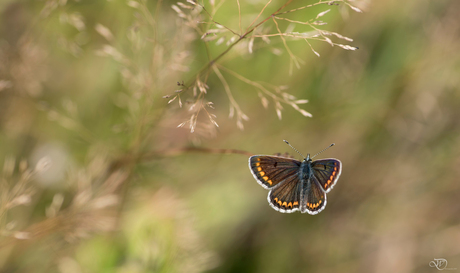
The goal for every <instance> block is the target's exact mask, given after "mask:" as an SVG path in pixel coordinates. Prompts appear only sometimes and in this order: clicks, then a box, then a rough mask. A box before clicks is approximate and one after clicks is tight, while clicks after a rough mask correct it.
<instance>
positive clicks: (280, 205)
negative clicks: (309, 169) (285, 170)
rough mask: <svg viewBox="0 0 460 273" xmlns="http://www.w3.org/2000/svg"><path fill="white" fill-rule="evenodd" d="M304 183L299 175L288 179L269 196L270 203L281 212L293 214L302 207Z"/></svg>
mask: <svg viewBox="0 0 460 273" xmlns="http://www.w3.org/2000/svg"><path fill="white" fill-rule="evenodd" d="M301 187H302V183H301V180H300V178H299V176H298V175H297V174H294V175H292V176H290V177H288V178H287V179H286V180H285V181H284V182H283V183H282V184H280V185H279V186H278V187H276V188H274V189H272V190H271V191H270V193H269V194H268V203H270V206H272V208H274V209H275V210H277V211H279V212H285V213H291V212H294V211H296V210H299V208H300V205H301V201H300V200H301V191H302V189H301Z"/></svg>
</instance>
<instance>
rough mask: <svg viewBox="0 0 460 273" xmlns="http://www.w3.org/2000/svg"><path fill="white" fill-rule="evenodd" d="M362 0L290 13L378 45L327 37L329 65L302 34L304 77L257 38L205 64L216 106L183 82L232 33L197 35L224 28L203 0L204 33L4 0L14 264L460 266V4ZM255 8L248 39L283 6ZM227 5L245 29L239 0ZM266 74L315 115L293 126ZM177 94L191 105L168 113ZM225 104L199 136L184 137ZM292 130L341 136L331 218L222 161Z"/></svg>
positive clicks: (5, 149) (8, 219) (141, 9)
mask: <svg viewBox="0 0 460 273" xmlns="http://www.w3.org/2000/svg"><path fill="white" fill-rule="evenodd" d="M283 3H284V2H277V3H271V4H270V5H269V6H268V7H267V10H266V11H265V13H264V16H261V18H262V19H263V18H265V17H266V16H268V15H269V14H270V13H271V12H274V11H275V10H276V9H277V8H278V7H280V6H281V5H282V4H283ZM350 3H357V2H350ZM359 3H360V5H359V7H361V8H362V9H363V10H364V11H365V12H364V13H354V12H352V10H350V9H349V8H347V7H346V6H345V5H344V4H343V3H342V4H341V5H339V6H334V5H333V6H324V7H325V8H322V7H321V6H319V7H313V8H309V9H305V10H304V11H303V12H302V13H292V17H288V18H290V19H292V20H306V19H305V18H314V17H315V16H316V15H317V14H318V13H319V12H321V11H323V10H325V9H329V8H330V9H331V11H330V12H329V13H328V14H326V15H324V16H322V17H320V19H321V20H324V21H327V22H328V25H326V26H324V27H323V26H322V27H323V29H326V30H329V31H335V32H337V33H340V34H342V35H344V36H347V37H351V38H353V39H354V41H353V42H349V44H350V45H351V46H358V47H359V50H357V51H345V50H343V49H342V48H339V47H338V46H335V47H330V45H329V44H328V43H324V42H318V41H310V43H311V44H312V46H313V48H314V49H315V50H316V51H317V52H318V53H319V54H320V55H321V57H320V58H318V57H317V56H316V55H315V54H314V53H313V52H312V51H311V49H310V47H309V45H308V44H307V43H305V41H303V40H301V41H293V40H292V39H288V38H287V40H286V43H287V45H288V46H289V49H290V50H291V51H292V52H293V54H295V55H296V56H298V57H299V59H301V60H303V61H304V62H305V63H304V64H303V65H302V66H301V67H300V68H299V69H297V68H295V66H294V68H293V69H292V75H290V70H291V69H290V65H292V62H291V61H290V58H289V55H288V53H287V49H286V48H285V47H284V45H283V42H282V39H280V37H270V41H271V43H270V44H267V43H264V42H261V41H260V40H255V42H254V47H253V54H248V47H249V40H250V38H249V36H248V38H247V39H246V40H243V41H242V42H241V43H240V44H238V45H237V46H235V47H234V48H233V49H232V50H231V51H230V52H229V53H228V54H226V55H225V56H224V57H223V58H222V59H220V60H219V61H218V62H217V66H216V67H217V68H218V69H219V71H220V73H221V74H222V78H223V79H224V80H222V78H219V77H218V76H216V74H215V73H216V71H215V70H211V72H210V74H209V78H208V77H207V76H206V73H203V75H204V76H203V77H202V78H201V79H200V80H201V81H203V82H206V85H207V88H208V89H206V91H207V93H206V95H203V97H200V96H201V94H202V93H200V92H199V90H198V95H197V96H195V97H194V96H191V95H190V94H191V93H192V92H193V90H185V91H183V93H182V92H180V93H175V92H174V91H175V90H178V89H186V87H184V86H181V84H182V81H184V85H185V86H187V85H188V84H190V82H192V84H191V86H193V84H195V83H193V80H194V78H193V77H194V75H196V73H197V72H198V71H199V69H200V68H202V67H203V66H205V65H206V64H208V63H209V61H210V60H211V59H212V58H214V57H216V56H217V55H218V54H219V53H221V52H222V51H223V50H225V49H226V48H228V45H226V42H227V41H228V39H229V38H230V37H232V35H229V34H228V33H227V34H225V35H227V36H225V35H224V36H225V37H226V39H227V40H225V41H224V43H222V44H221V45H216V44H215V42H216V41H217V39H216V40H214V41H212V42H209V43H208V46H205V45H204V41H203V40H200V39H199V38H200V37H199V35H198V34H196V33H195V32H194V30H193V29H190V28H189V26H190V24H191V25H192V26H193V27H196V28H197V29H201V30H202V29H204V28H205V27H204V26H202V25H200V24H196V25H193V24H194V23H196V20H195V19H197V18H199V17H193V16H198V13H197V11H198V9H196V10H192V11H188V10H186V9H184V10H185V12H186V14H187V16H191V17H190V18H192V20H191V21H189V22H188V24H189V26H187V22H186V20H184V19H183V18H182V19H180V18H179V17H178V13H177V12H175V11H174V10H173V9H171V8H170V6H171V4H175V3H174V2H155V1H152V2H144V1H128V2H125V1H52V0H50V1H25V2H24V1H8V2H4V3H2V4H1V5H0V12H1V14H2V15H1V16H0V18H1V21H2V23H1V24H0V25H1V27H0V128H1V129H0V130H1V131H0V154H1V155H2V158H1V160H0V161H1V162H3V165H4V167H3V171H2V177H1V185H0V191H1V192H0V217H1V218H0V219H1V221H0V231H1V238H0V268H1V271H2V272H3V271H4V272H203V271H210V272H294V271H295V272H297V271H299V272H337V271H339V272H433V270H436V269H434V268H432V267H430V266H429V262H430V261H432V260H433V259H434V258H445V259H446V260H447V261H448V266H447V267H448V268H457V269H458V268H460V247H459V245H458V242H459V241H460V222H459V217H458V215H460V205H459V202H458V198H459V197H460V196H459V194H460V184H459V183H458V177H459V176H460V171H459V170H460V169H459V168H458V166H459V164H460V152H459V151H460V138H459V133H460V123H459V119H458V117H459V116H460V92H459V87H458V86H460V77H458V75H459V74H460V73H459V72H460V71H459V67H460V66H459V63H460V55H459V54H458V52H459V50H460V48H459V47H460V37H459V35H458V33H460V32H459V30H460V19H459V17H458V14H459V12H460V3H458V2H456V1H444V2H441V1H437V2H429V1H425V2H421V1H405V2H401V1H374V2H367V3H363V2H359ZM240 4H241V11H242V17H241V22H242V29H243V30H245V29H246V27H247V26H248V25H249V24H250V23H251V22H252V21H253V20H254V18H256V16H257V14H258V13H259V12H260V10H261V9H262V7H263V6H264V4H265V2H263V3H262V2H261V3H243V2H240ZM364 4H366V5H364ZM292 5H293V6H292V8H294V7H297V6H295V5H301V4H299V3H298V2H296V3H294V4H292ZM302 5H303V4H302ZM206 7H207V8H208V10H209V11H210V13H211V14H212V7H211V6H210V5H209V3H207V2H206ZM194 12H195V13H194ZM201 15H203V16H204V17H202V18H201V19H203V18H204V19H203V20H205V19H206V20H207V18H208V17H206V16H205V15H206V14H205V13H204V11H202V12H201ZM212 15H213V18H214V20H216V21H217V22H219V23H222V24H224V25H225V26H226V27H229V28H231V29H232V30H238V29H239V17H238V8H237V5H236V3H233V2H231V1H227V2H224V4H223V6H222V7H221V8H220V9H219V10H218V12H216V14H212ZM194 20H195V21H194ZM268 26H269V24H264V25H262V27H267V28H268ZM270 26H271V31H270V33H276V32H277V31H276V27H275V25H273V23H271V25H270ZM279 26H280V29H281V30H283V31H284V30H286V28H289V23H288V22H284V21H279ZM214 28H215V27H214ZM307 29H308V27H305V26H303V27H299V28H296V29H295V30H294V31H297V32H302V31H306V30H307ZM259 30H260V29H259ZM261 33H265V32H262V31H261V32H260V33H257V35H261ZM219 35H220V34H219ZM206 37H212V35H208V36H206ZM334 42H337V41H336V40H334ZM240 45H244V47H243V46H240ZM274 53H281V55H279V56H278V55H276V54H274ZM232 71H233V72H234V73H237V74H238V75H239V76H235V74H232V73H233V72H232ZM177 82H178V83H179V86H178V85H177V84H176V83H177ZM225 83H227V84H228V88H229V90H226V89H225ZM257 84H262V86H264V87H265V88H267V90H268V91H270V92H273V94H275V95H276V94H278V95H279V94H281V93H276V88H273V86H285V85H288V86H289V89H287V90H282V91H283V92H288V93H289V94H292V95H294V96H296V97H297V98H299V99H308V100H309V102H308V103H307V104H299V107H300V109H304V110H305V111H307V112H308V113H311V114H312V115H313V117H312V118H310V117H304V116H303V115H302V114H301V113H299V111H296V110H295V109H294V108H293V107H292V106H289V105H288V104H282V108H283V109H282V111H278V112H280V113H281V114H282V119H281V120H279V118H278V115H277V114H278V113H277V111H276V110H277V109H278V110H281V108H279V106H278V105H277V104H276V102H277V99H272V98H271V97H270V96H269V95H267V94H269V93H264V92H260V93H261V94H262V96H264V97H266V98H267V100H268V106H267V109H265V108H264V105H263V104H264V103H265V102H264V99H261V96H259V95H258V89H257ZM203 86H204V85H202V87H203ZM229 91H230V92H231V95H229ZM168 94H169V95H171V97H169V98H168V99H164V98H162V97H163V96H165V95H168ZM177 94H180V96H181V97H180V99H181V102H182V104H183V105H182V106H183V107H182V108H180V107H179V97H177V98H176V99H175V100H174V101H173V102H171V103H170V104H168V100H170V99H172V98H173V97H174V96H176V95H177ZM197 98H198V99H197ZM232 99H234V102H236V104H235V103H233V102H232ZM208 101H211V102H213V104H212V105H211V106H212V107H213V108H212V107H207V106H206V107H205V108H203V109H206V111H208V113H209V115H208V114H207V113H206V112H204V111H201V112H200V116H199V119H198V120H197V123H196V127H195V132H194V133H190V127H189V125H190V123H187V124H185V125H184V127H183V128H176V127H177V125H178V124H180V123H182V122H184V121H186V120H190V116H191V115H192V114H193V113H196V112H194V111H196V109H201V108H199V105H198V104H197V106H196V107H198V108H196V109H192V111H188V110H187V109H189V108H190V107H191V106H192V105H193V104H194V103H196V102H203V103H206V102H208ZM278 101H279V100H278ZM238 107H239V109H238ZM229 108H230V109H231V108H233V113H234V117H233V118H228V115H229ZM243 114H244V115H247V116H248V117H249V120H245V119H244V116H243ZM212 115H215V116H216V117H213V116H212ZM208 117H212V118H213V119H214V120H215V121H216V122H217V123H218V125H219V127H216V126H215V125H214V124H213V123H212V122H210V120H209V119H208ZM241 125H243V126H244V130H239V129H238V127H241ZM283 139H288V140H289V141H290V142H291V143H292V144H293V145H294V146H296V147H297V149H299V150H300V151H301V152H302V153H305V154H306V153H316V152H317V151H319V150H321V149H322V148H324V147H326V146H327V145H329V144H330V143H332V142H334V143H336V146H334V147H333V148H331V149H329V150H328V151H327V152H325V153H324V154H322V155H321V156H322V157H335V158H339V159H340V160H341V161H342V163H343V173H342V176H341V178H340V180H339V182H338V184H337V185H336V186H335V188H334V190H333V191H332V192H331V193H329V194H328V204H327V208H326V209H325V210H324V211H323V212H321V213H320V214H319V215H316V216H310V215H303V214H300V213H295V214H281V213H278V212H276V211H274V210H273V209H272V208H270V206H269V205H268V204H267V201H266V194H267V191H265V190H263V189H262V188H261V187H260V186H259V185H258V184H257V183H256V182H255V181H254V179H253V177H252V175H251V174H250V172H249V170H248V167H247V156H244V155H241V154H231V153H230V154H229V153H217V154H215V153H214V152H215V151H217V150H215V149H226V148H228V149H238V150H242V151H246V152H247V153H248V154H249V153H254V154H273V153H277V152H286V151H287V152H292V151H290V148H289V147H287V145H286V144H284V143H283V142H282V140H283ZM193 145H195V146H196V147H197V149H195V150H194V151H195V152H192V150H193V149H187V148H188V147H190V146H193ZM208 148H210V149H208ZM199 149H201V151H202V152H201V153H200V152H196V151H197V150H199ZM212 149H214V150H212ZM212 151H214V152H212Z"/></svg>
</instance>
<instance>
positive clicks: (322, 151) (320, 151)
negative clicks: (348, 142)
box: [311, 143, 335, 159]
mask: <svg viewBox="0 0 460 273" xmlns="http://www.w3.org/2000/svg"><path fill="white" fill-rule="evenodd" d="M334 145H335V143H332V144H331V145H329V146H328V147H327V148H324V149H323V150H322V151H320V152H319V153H317V154H315V155H314V156H312V157H311V158H312V159H313V157H315V156H317V155H319V154H320V153H322V152H324V151H326V150H327V149H329V148H331V147H332V146H334Z"/></svg>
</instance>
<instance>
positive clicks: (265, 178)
mask: <svg viewBox="0 0 460 273" xmlns="http://www.w3.org/2000/svg"><path fill="white" fill-rule="evenodd" d="M264 174H265V173H264ZM262 178H263V179H264V180H265V181H267V180H268V176H264V177H262Z"/></svg>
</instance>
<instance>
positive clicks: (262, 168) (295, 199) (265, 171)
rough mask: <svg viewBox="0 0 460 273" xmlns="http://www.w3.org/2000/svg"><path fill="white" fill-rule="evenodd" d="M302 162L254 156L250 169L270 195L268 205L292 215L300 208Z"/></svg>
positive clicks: (284, 158)
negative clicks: (300, 169)
mask: <svg viewBox="0 0 460 273" xmlns="http://www.w3.org/2000/svg"><path fill="white" fill-rule="evenodd" d="M300 165H301V162H300V161H297V160H294V159H291V158H286V157H278V156H264V155H262V156H260V155H256V156H252V157H250V158H249V169H250V170H251V172H252V175H253V176H254V178H255V179H256V180H257V182H258V183H259V184H260V185H261V186H262V187H264V188H265V189H271V190H270V192H269V193H268V197H267V199H268V203H269V204H270V206H271V207H272V208H274V209H275V210H277V211H279V212H284V213H290V212H294V211H296V210H299V208H300V204H301V203H300V199H301V197H300V193H301V187H302V183H301V181H300V177H299V168H300Z"/></svg>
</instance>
